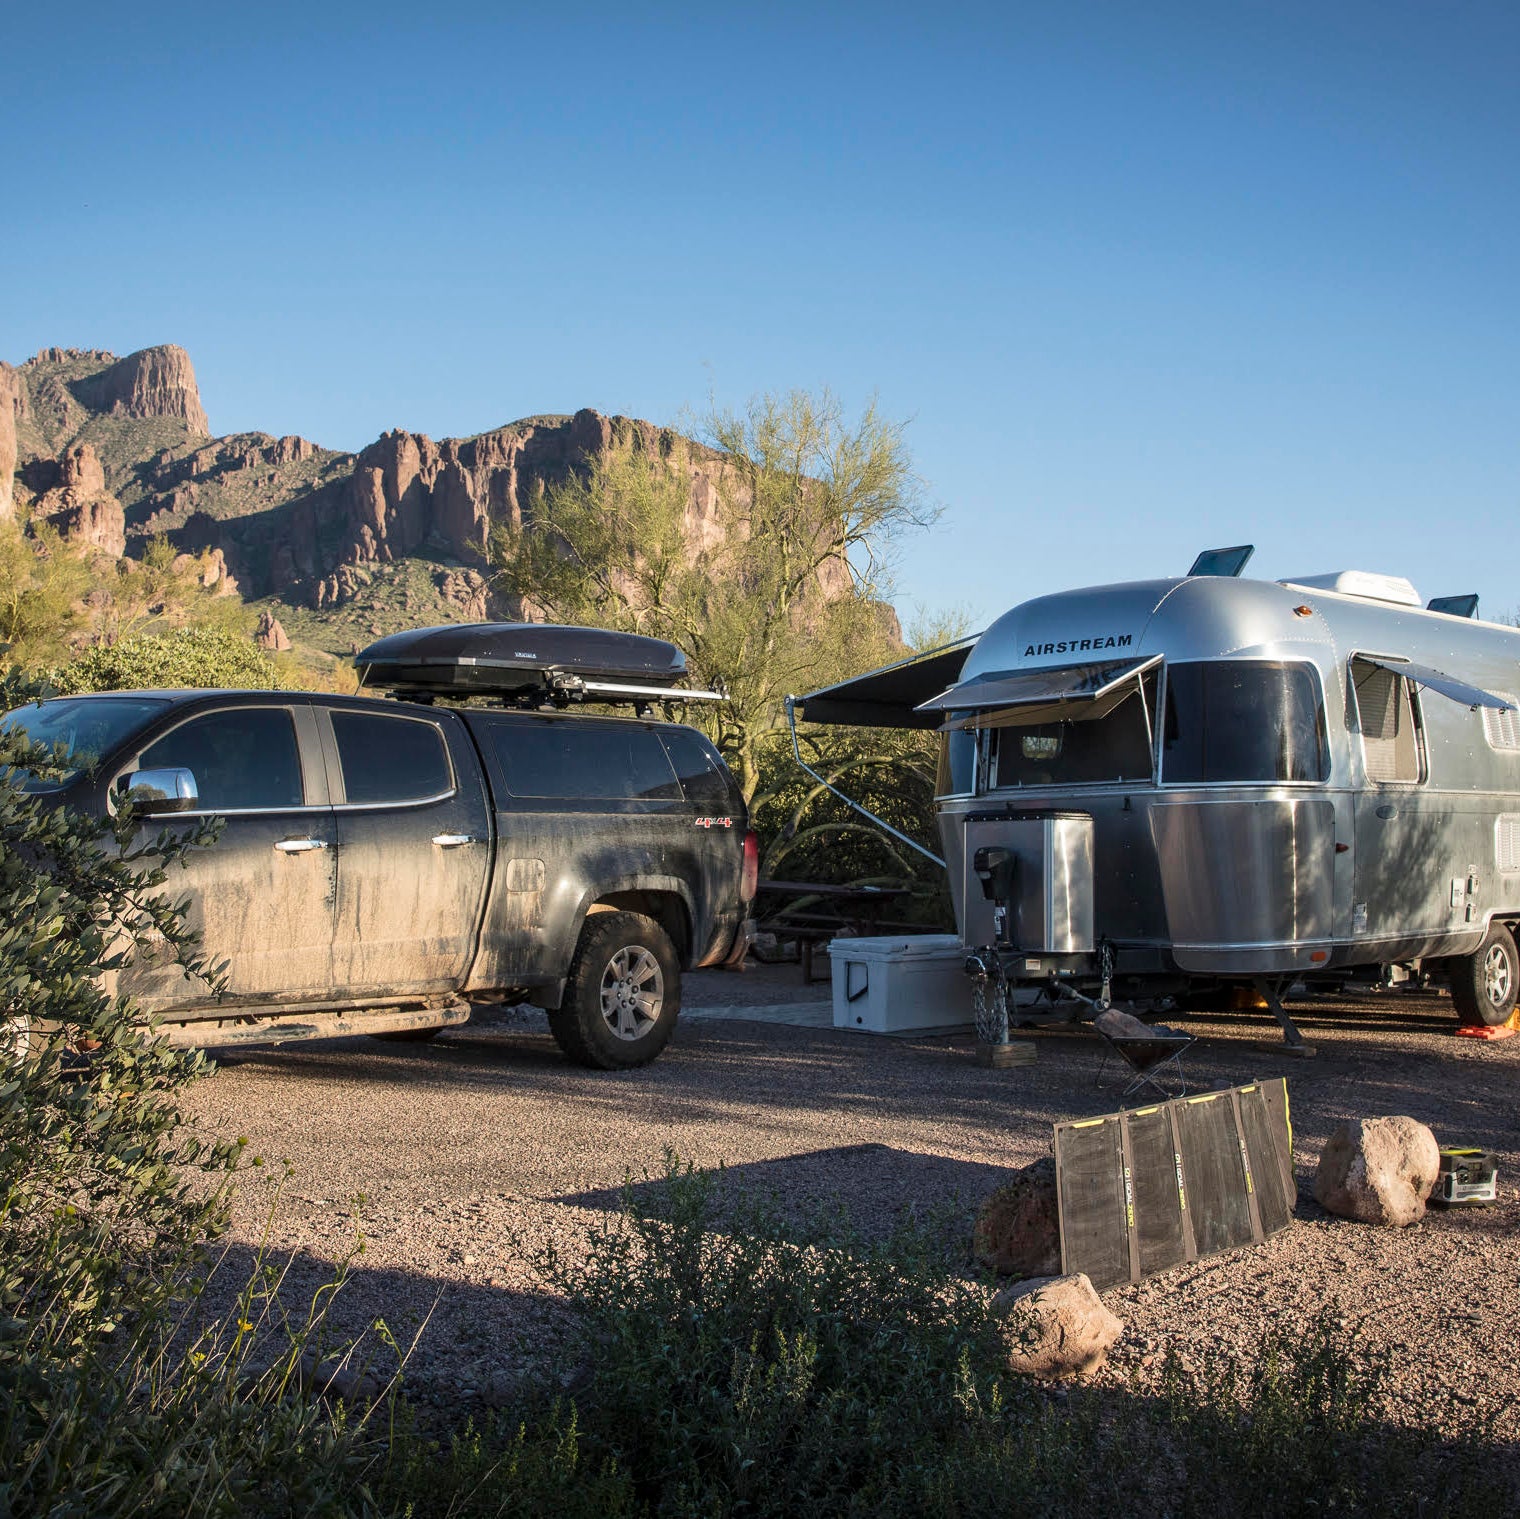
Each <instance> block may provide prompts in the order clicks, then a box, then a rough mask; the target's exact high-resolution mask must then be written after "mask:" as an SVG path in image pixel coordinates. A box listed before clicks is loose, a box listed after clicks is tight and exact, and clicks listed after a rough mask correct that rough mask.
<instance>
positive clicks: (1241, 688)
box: [1161, 659, 1330, 786]
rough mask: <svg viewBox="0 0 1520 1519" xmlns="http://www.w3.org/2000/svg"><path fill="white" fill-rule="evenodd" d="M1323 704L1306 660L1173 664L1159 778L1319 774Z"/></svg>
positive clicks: (1325, 755) (1325, 766)
mask: <svg viewBox="0 0 1520 1519" xmlns="http://www.w3.org/2000/svg"><path fill="white" fill-rule="evenodd" d="M1329 773H1330V751H1329V745H1328V743H1327V741H1326V734H1325V707H1324V703H1323V702H1322V701H1321V700H1320V694H1319V681H1318V680H1317V679H1316V678H1315V674H1314V669H1313V667H1312V666H1311V665H1307V664H1278V663H1276V662H1273V661H1270V660H1261V659H1253V660H1242V659H1234V660H1231V659H1215V660H1203V661H1198V662H1196V663H1187V664H1169V665H1168V666H1167V670H1166V720H1165V726H1164V727H1163V729H1162V739H1161V779H1162V780H1163V781H1164V782H1166V783H1167V784H1169V785H1173V786H1176V785H1208V784H1210V783H1221V782H1225V783H1228V782H1235V783H1240V782H1245V783H1248V784H1249V783H1251V782H1267V783H1273V782H1283V781H1322V780H1324V779H1325V778H1326V777H1327V776H1328V775H1329Z"/></svg>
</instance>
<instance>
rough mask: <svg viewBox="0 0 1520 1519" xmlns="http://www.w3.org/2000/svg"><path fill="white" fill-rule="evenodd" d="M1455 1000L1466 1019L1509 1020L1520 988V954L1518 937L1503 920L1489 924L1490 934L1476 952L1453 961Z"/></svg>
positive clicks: (1460, 1016) (1457, 1007) (1480, 1020)
mask: <svg viewBox="0 0 1520 1519" xmlns="http://www.w3.org/2000/svg"><path fill="white" fill-rule="evenodd" d="M1449 964H1450V966H1451V1000H1452V1002H1453V1004H1454V1005H1455V1006H1456V1009H1457V1016H1458V1017H1459V1018H1460V1019H1461V1020H1462V1022H1463V1023H1486V1024H1487V1025H1488V1026H1489V1027H1490V1028H1492V1027H1495V1026H1496V1025H1498V1024H1500V1023H1505V1022H1508V1020H1509V1015H1510V1014H1511V1013H1513V1012H1514V1010H1515V996H1516V993H1517V992H1520V954H1517V953H1516V950H1515V937H1514V935H1513V934H1512V933H1510V931H1509V929H1507V928H1506V927H1505V926H1504V925H1503V924H1502V923H1493V924H1490V925H1489V930H1488V937H1487V938H1486V939H1484V941H1483V944H1482V946H1481V947H1480V948H1479V950H1478V952H1477V954H1475V955H1463V956H1461V957H1460V958H1458V959H1453V960H1451V961H1450V962H1449Z"/></svg>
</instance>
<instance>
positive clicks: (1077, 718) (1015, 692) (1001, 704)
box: [919, 654, 1161, 729]
mask: <svg viewBox="0 0 1520 1519" xmlns="http://www.w3.org/2000/svg"><path fill="white" fill-rule="evenodd" d="M1160 663H1161V656H1160V655H1159V654H1153V655H1151V656H1150V658H1148V659H1109V660H1104V661H1103V662H1102V663H1100V664H1090V665H1062V666H1059V667H1058V668H1056V669H1053V670H1002V671H993V672H989V673H988V674H985V675H977V676H974V677H973V678H972V679H970V680H968V681H963V682H962V683H961V684H960V685H957V686H951V687H950V689H949V690H948V691H943V692H941V693H940V694H939V695H938V696H936V697H933V698H932V699H931V700H929V701H926V702H925V703H924V704H923V706H922V707H920V708H919V710H920V711H921V712H934V713H937V714H939V715H940V716H944V715H945V714H948V713H951V712H961V713H967V714H968V715H966V716H963V717H956V718H952V719H951V720H950V721H949V722H948V723H946V725H945V726H946V727H947V728H949V729H955V728H1009V727H1015V726H1019V727H1023V726H1028V725H1031V724H1035V723H1051V722H1089V721H1092V720H1093V719H1096V718H1100V717H1107V716H1108V714H1109V713H1110V712H1112V711H1113V710H1114V708H1115V707H1117V706H1118V705H1119V703H1120V702H1122V701H1125V700H1127V699H1128V698H1129V697H1130V696H1132V695H1133V694H1134V693H1135V692H1136V691H1138V690H1139V677H1140V676H1142V675H1144V674H1145V672H1146V671H1147V670H1151V669H1154V668H1155V667H1156V666H1157V665H1158V664H1160Z"/></svg>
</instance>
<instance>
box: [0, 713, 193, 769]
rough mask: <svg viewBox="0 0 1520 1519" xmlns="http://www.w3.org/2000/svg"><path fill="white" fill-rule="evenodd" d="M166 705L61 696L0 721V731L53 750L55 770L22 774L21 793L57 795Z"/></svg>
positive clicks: (7, 714) (2, 718) (10, 714)
mask: <svg viewBox="0 0 1520 1519" xmlns="http://www.w3.org/2000/svg"><path fill="white" fill-rule="evenodd" d="M166 706H168V702H167V701H165V700H163V699H162V698H159V697H151V696H61V697H57V698H55V699H54V700H53V701H45V702H40V703H39V702H32V703H31V704H30V705H28V706H25V707H17V708H16V709H15V710H14V711H12V712H7V713H6V714H5V716H4V717H0V728H4V729H5V730H6V731H8V732H18V731H19V732H21V733H24V734H26V736H27V737H28V738H29V739H31V740H32V742H33V743H35V744H43V745H45V746H46V747H48V748H50V749H53V750H54V751H55V753H56V755H57V763H58V768H57V770H56V771H51V772H49V773H46V774H43V775H38V774H37V773H36V772H34V771H24V772H23V773H22V781H21V787H22V790H24V791H57V790H59V789H60V788H61V787H64V786H67V785H68V784H69V782H70V781H72V780H74V779H75V778H76V777H77V776H79V775H82V774H83V773H84V772H85V771H86V770H89V769H91V768H92V767H93V766H94V765H95V764H96V762H97V761H98V760H100V759H101V757H102V756H104V755H106V754H109V753H110V752H111V750H113V749H114V748H116V746H117V745H118V744H120V743H122V742H123V741H124V740H125V739H127V738H128V737H130V736H131V734H132V733H133V732H134V731H135V730H136V729H138V728H140V727H142V726H143V724H144V723H146V722H147V721H148V720H149V719H150V718H151V717H153V716H155V715H156V714H157V713H159V712H160V711H162V710H163V708H164V707H166Z"/></svg>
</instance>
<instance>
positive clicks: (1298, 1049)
mask: <svg viewBox="0 0 1520 1519" xmlns="http://www.w3.org/2000/svg"><path fill="white" fill-rule="evenodd" d="M1251 984H1252V985H1253V986H1254V987H1255V988H1256V991H1257V994H1258V995H1259V996H1260V997H1261V999H1262V1001H1263V1002H1265V1003H1266V1004H1267V1007H1268V1008H1269V1009H1270V1011H1271V1013H1272V1016H1273V1017H1274V1018H1276V1019H1277V1021H1278V1022H1279V1023H1280V1024H1281V1025H1282V1031H1283V1053H1284V1054H1286V1055H1292V1056H1294V1057H1295V1058H1297V1059H1299V1060H1312V1059H1313V1058H1314V1054H1315V1050H1314V1046H1313V1045H1312V1044H1310V1043H1308V1041H1307V1040H1305V1038H1304V1036H1303V1035H1302V1034H1301V1033H1299V1031H1298V1025H1297V1024H1296V1023H1294V1021H1293V1020H1292V1019H1291V1018H1290V1017H1289V1016H1288V1011H1287V1009H1286V1008H1285V1007H1284V1006H1283V1005H1282V993H1283V989H1284V987H1286V986H1287V984H1288V983H1287V982H1286V981H1268V980H1267V979H1266V977H1264V976H1257V977H1256V979H1255V980H1254V981H1253V982H1252V983H1251ZM1274 1048H1275V1046H1274Z"/></svg>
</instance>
